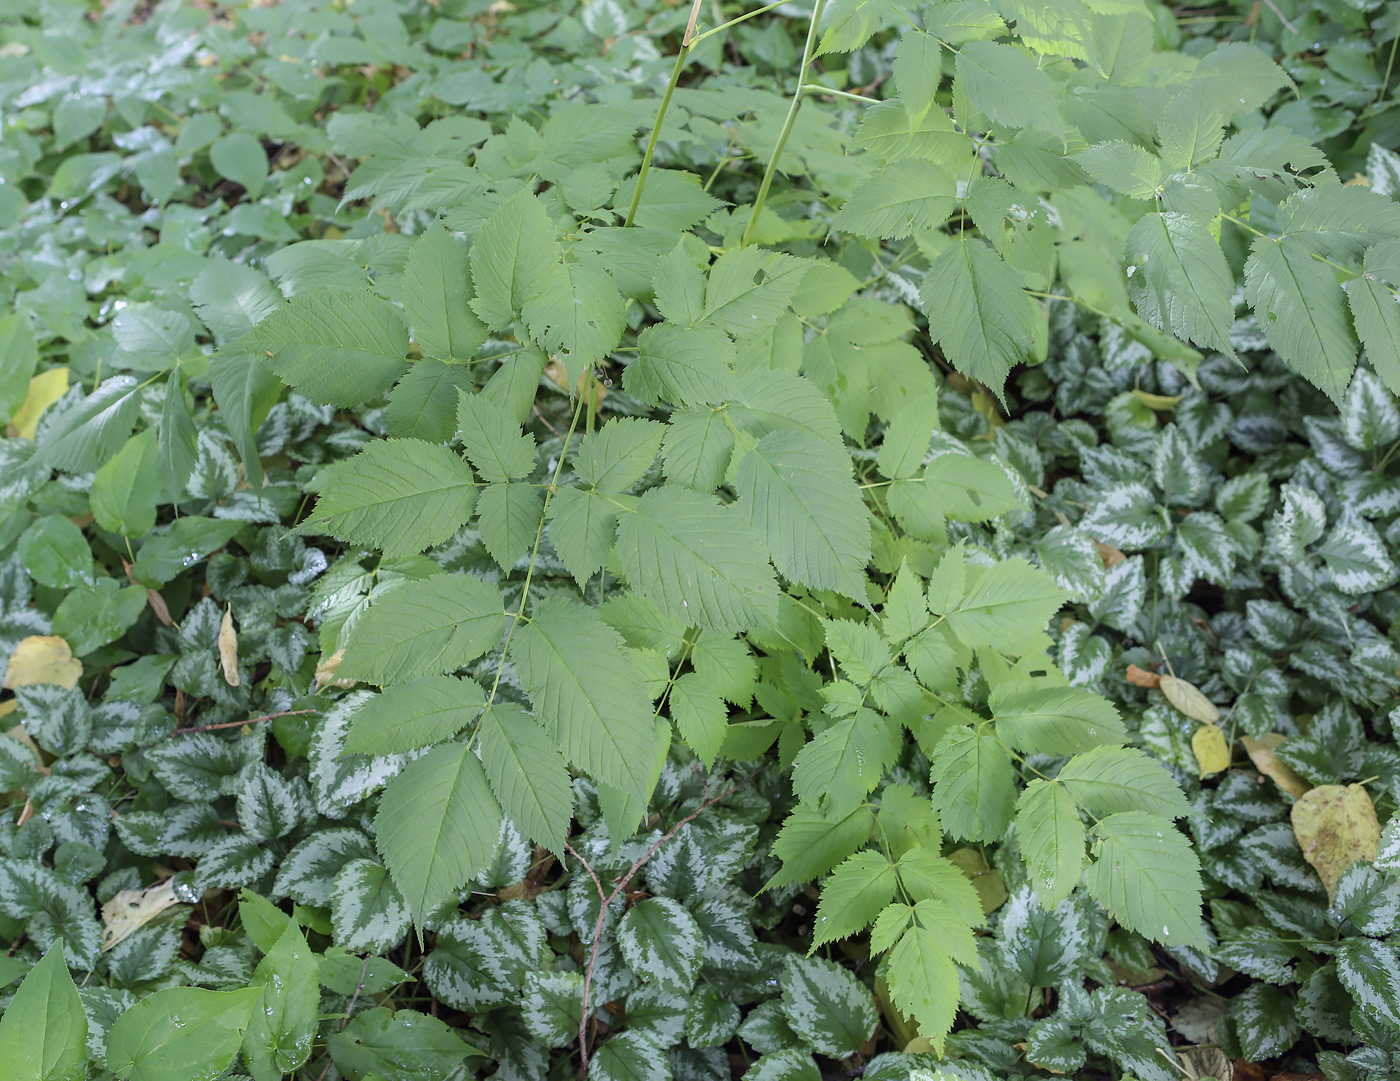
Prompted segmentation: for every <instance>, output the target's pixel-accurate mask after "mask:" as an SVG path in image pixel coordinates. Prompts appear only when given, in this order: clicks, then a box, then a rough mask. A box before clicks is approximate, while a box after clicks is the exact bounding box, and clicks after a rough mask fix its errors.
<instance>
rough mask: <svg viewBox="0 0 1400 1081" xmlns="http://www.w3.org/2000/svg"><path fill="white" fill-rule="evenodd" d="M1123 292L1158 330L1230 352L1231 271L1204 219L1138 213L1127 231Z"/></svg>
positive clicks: (1232, 280)
mask: <svg viewBox="0 0 1400 1081" xmlns="http://www.w3.org/2000/svg"><path fill="white" fill-rule="evenodd" d="M1124 258H1126V259H1127V261H1128V292H1129V294H1130V295H1131V296H1132V300H1133V306H1134V307H1135V308H1137V312H1138V314H1139V315H1141V316H1142V317H1143V318H1144V319H1146V320H1147V321H1148V322H1149V323H1151V324H1152V325H1153V326H1155V327H1156V328H1157V329H1158V330H1165V331H1167V332H1168V333H1169V334H1175V335H1176V336H1177V337H1178V338H1184V339H1186V340H1187V341H1190V342H1194V343H1195V344H1196V345H1200V346H1204V347H1206V348H1207V349H1217V350H1219V351H1220V352H1222V353H1224V354H1225V355H1226V356H1229V357H1233V356H1234V355H1235V351H1234V348H1233V346H1231V344H1230V326H1231V324H1232V323H1233V322H1234V320H1235V313H1234V307H1233V305H1232V304H1231V303H1230V297H1231V295H1232V294H1233V293H1234V281H1235V280H1234V277H1233V275H1231V273H1230V268H1229V267H1228V266H1227V265H1226V263H1225V253H1224V252H1223V251H1221V250H1220V245H1219V244H1218V243H1217V242H1216V240H1215V238H1214V237H1212V236H1211V234H1210V230H1209V229H1208V228H1207V227H1206V225H1205V224H1204V223H1202V222H1200V221H1198V220H1197V219H1195V218H1193V217H1190V216H1189V215H1186V214H1179V213H1174V212H1170V211H1169V212H1166V213H1160V214H1159V213H1152V214H1144V215H1143V216H1142V217H1141V218H1140V219H1139V220H1138V223H1137V224H1136V225H1134V226H1133V228H1132V230H1131V231H1130V232H1129V233H1128V244H1127V249H1126V252H1125V255H1124Z"/></svg>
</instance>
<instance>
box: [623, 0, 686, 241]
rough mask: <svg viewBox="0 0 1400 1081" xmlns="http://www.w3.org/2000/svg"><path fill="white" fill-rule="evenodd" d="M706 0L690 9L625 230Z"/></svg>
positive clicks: (636, 205)
mask: <svg viewBox="0 0 1400 1081" xmlns="http://www.w3.org/2000/svg"><path fill="white" fill-rule="evenodd" d="M702 3H704V0H695V3H694V4H692V5H691V8H690V21H689V22H688V23H687V24H686V27H685V36H684V37H682V38H681V48H680V52H678V53H676V66H675V67H674V68H672V69H671V81H670V82H668V83H667V84H666V93H664V94H662V95H661V107H660V108H659V109H657V110H656V123H654V124H653V125H652V126H651V138H650V139H648V140H647V149H646V153H645V154H643V155H642V167H641V169H640V170H639V171H638V172H637V187H636V189H635V190H634V191H633V192H632V205H631V206H629V207H628V208H627V220H626V221H624V222H623V223H622V227H623V228H624V229H627V228H630V227H631V225H632V219H633V218H635V217H636V216H637V207H638V205H639V204H640V203H641V201H642V187H643V186H644V185H645V184H646V182H647V173H649V172H650V171H651V156H652V155H653V154H655V153H656V142H657V140H658V139H660V138H661V125H662V123H663V122H664V121H665V120H666V110H667V109H669V108H670V107H671V95H672V94H674V93H675V92H676V84H677V83H679V82H680V81H681V72H682V71H683V70H685V58H686V57H687V56H689V55H690V49H691V46H692V45H694V44H695V39H694V34H695V20H696V19H698V18H699V17H700V5H701V4H702Z"/></svg>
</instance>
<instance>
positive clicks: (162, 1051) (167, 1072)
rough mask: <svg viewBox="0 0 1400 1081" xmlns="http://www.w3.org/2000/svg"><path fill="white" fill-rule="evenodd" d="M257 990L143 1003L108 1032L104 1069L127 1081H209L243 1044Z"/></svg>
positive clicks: (183, 993)
mask: <svg viewBox="0 0 1400 1081" xmlns="http://www.w3.org/2000/svg"><path fill="white" fill-rule="evenodd" d="M261 997H262V988H261V987H249V988H244V989H242V990H239V991H206V990H204V989H203V988H199V987H170V988H166V989H165V990H163V991H156V992H155V993H154V994H151V995H149V996H147V997H146V998H143V999H141V1000H140V1001H139V1002H137V1003H136V1005H134V1006H132V1007H131V1009H129V1010H127V1011H126V1012H125V1013H124V1014H122V1015H121V1016H120V1017H118V1018H117V1021H116V1023H115V1024H114V1025H113V1026H112V1027H111V1029H110V1030H108V1032H107V1065H108V1067H109V1068H110V1069H111V1070H112V1072H113V1073H115V1074H116V1075H117V1076H118V1077H123V1078H130V1079H131V1081H213V1079H214V1078H216V1077H218V1076H219V1075H220V1074H221V1073H223V1072H224V1071H225V1070H226V1069H228V1067H229V1064H230V1063H231V1062H233V1057H234V1056H235V1055H236V1054H238V1048H239V1047H240V1046H241V1045H242V1043H243V1034H244V1032H245V1031H246V1030H247V1028H248V1022H249V1019H250V1018H251V1017H252V1015H253V1010H254V1009H255V1008H256V1007H257V1005H258V1000H259V999H260V998H261Z"/></svg>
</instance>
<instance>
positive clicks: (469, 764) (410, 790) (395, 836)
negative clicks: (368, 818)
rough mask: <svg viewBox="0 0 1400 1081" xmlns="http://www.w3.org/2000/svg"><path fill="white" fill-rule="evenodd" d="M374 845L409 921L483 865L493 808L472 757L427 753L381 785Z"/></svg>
mask: <svg viewBox="0 0 1400 1081" xmlns="http://www.w3.org/2000/svg"><path fill="white" fill-rule="evenodd" d="M374 823H375V831H376V834H377V837H376V843H377V845H378V848H379V852H380V855H382V856H383V857H384V862H385V863H386V864H388V866H389V872H390V874H392V875H393V878H394V884H395V885H396V886H398V888H399V891H400V892H401V893H402V894H403V896H404V900H406V901H407V902H408V907H409V910H410V912H411V913H412V915H413V921H414V923H416V924H418V925H419V926H422V923H423V920H424V918H425V917H426V916H427V915H428V913H430V912H431V911H432V910H433V909H434V908H435V907H436V906H437V905H439V904H440V903H442V902H443V901H445V900H447V899H448V898H449V897H451V896H452V895H453V894H454V893H455V892H456V891H457V890H458V889H460V888H461V887H462V886H464V885H466V883H467V881H468V880H469V879H470V878H472V877H473V876H474V875H476V874H478V873H479V872H480V871H481V870H482V869H483V868H484V867H485V866H486V864H487V863H488V862H489V861H490V859H491V854H492V852H493V851H494V850H495V847H496V840H497V837H498V836H499V834H500V829H501V808H500V805H499V804H498V803H497V802H496V797H495V796H494V795H492V793H491V787H490V785H489V784H487V781H486V774H485V773H484V772H482V769H481V763H480V762H479V761H478V760H477V757H476V754H475V753H474V752H473V751H472V750H471V749H470V748H469V747H467V746H466V745H464V744H461V743H449V744H445V745H443V746H441V747H435V748H434V749H433V750H431V751H429V752H428V753H427V754H426V755H424V756H423V757H422V758H418V759H415V760H414V761H412V762H410V763H409V764H408V765H407V766H405V767H404V769H403V772H401V773H400V774H399V775H398V776H397V777H395V778H394V779H393V780H392V781H390V782H389V787H388V788H386V789H385V790H384V795H383V796H382V797H380V800H379V811H378V813H377V814H376V815H375V819H374Z"/></svg>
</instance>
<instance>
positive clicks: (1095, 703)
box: [993, 684, 1128, 754]
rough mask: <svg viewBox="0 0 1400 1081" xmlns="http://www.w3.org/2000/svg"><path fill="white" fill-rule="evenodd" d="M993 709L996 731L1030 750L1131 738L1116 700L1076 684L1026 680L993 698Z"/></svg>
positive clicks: (1071, 749) (1064, 750) (1069, 749)
mask: <svg viewBox="0 0 1400 1081" xmlns="http://www.w3.org/2000/svg"><path fill="white" fill-rule="evenodd" d="M993 713H995V715H996V724H997V735H999V736H1001V738H1002V739H1004V740H1006V742H1007V743H1009V744H1010V745H1011V746H1013V747H1015V748H1016V749H1017V750H1018V751H1026V752H1028V753H1030V754H1078V753H1079V752H1080V751H1087V750H1088V749H1089V748H1091V747H1099V746H1116V745H1118V744H1121V743H1124V742H1126V741H1127V738H1128V733H1127V730H1126V729H1125V728H1124V727H1123V722H1122V721H1120V720H1119V719H1118V711H1117V710H1116V709H1115V708H1114V707H1113V704H1112V703H1111V702H1109V701H1108V699H1106V698H1102V697H1100V696H1099V695H1096V694H1091V693H1089V692H1088V691H1085V690H1081V689H1079V688H1077V687H1042V686H1039V685H1036V684H1031V685H1026V686H1022V687H1020V688H1018V689H1016V690H1013V691H1011V692H1010V693H1009V694H1006V695H1004V696H1001V697H999V698H994V700H993Z"/></svg>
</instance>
